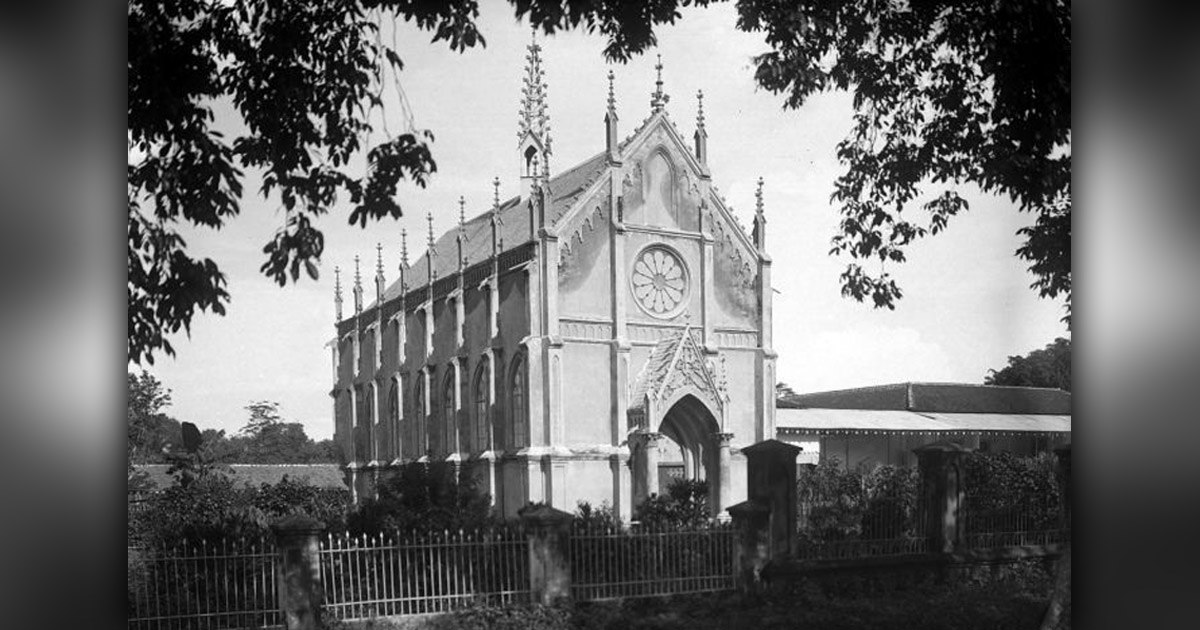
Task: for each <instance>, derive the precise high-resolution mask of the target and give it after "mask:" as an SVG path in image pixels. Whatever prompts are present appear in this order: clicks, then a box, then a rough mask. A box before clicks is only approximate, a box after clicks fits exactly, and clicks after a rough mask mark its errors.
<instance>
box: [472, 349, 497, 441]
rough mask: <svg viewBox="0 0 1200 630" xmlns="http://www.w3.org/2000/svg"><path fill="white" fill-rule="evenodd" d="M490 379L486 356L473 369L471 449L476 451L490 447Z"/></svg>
mask: <svg viewBox="0 0 1200 630" xmlns="http://www.w3.org/2000/svg"><path fill="white" fill-rule="evenodd" d="M490 380H491V366H490V365H488V359H487V357H483V360H482V361H480V362H479V369H477V370H475V387H474V390H475V430H474V431H472V434H473V437H474V438H475V444H474V447H473V450H475V451H476V452H483V451H487V450H490V449H491V448H492V414H491V410H492V406H491V401H490V400H489V396H488V394H489V391H488V390H489V389H490V388H489V381H490Z"/></svg>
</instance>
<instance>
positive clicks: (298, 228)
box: [127, 0, 483, 363]
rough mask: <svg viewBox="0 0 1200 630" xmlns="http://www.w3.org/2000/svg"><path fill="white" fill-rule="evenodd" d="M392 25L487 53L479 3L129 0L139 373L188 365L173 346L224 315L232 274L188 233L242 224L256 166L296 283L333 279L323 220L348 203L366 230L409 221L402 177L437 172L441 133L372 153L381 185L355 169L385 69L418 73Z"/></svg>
mask: <svg viewBox="0 0 1200 630" xmlns="http://www.w3.org/2000/svg"><path fill="white" fill-rule="evenodd" d="M384 13H386V14H388V15H389V16H396V17H400V18H404V19H405V20H411V21H415V22H416V23H417V25H418V26H420V27H421V28H423V29H426V30H431V31H433V40H434V41H440V40H446V41H448V42H449V44H450V47H451V49H452V50H459V51H461V50H464V49H466V48H469V47H471V46H474V45H475V44H477V43H480V44H482V43H483V38H482V36H481V35H480V34H479V33H478V31H477V30H476V28H475V24H474V22H473V20H474V18H475V17H476V16H477V15H478V6H477V4H476V2H475V1H474V0H453V1H451V2H442V3H428V2H418V3H409V2H395V1H386V0H384V1H381V0H362V1H360V2H343V1H341V0H289V1H287V2H281V1H277V0H234V1H232V2H223V1H220V0H180V1H178V2H167V3H158V2H145V1H144V0H131V1H130V2H129V9H128V67H127V74H128V85H129V92H128V93H129V100H128V110H127V114H128V134H129V137H128V143H129V148H130V150H131V156H133V155H135V154H136V156H137V157H131V161H130V164H129V167H128V201H129V214H128V225H127V238H128V244H129V249H128V267H129V279H128V285H127V288H128V307H129V320H128V354H129V359H130V360H131V361H133V362H137V363H140V362H141V361H143V360H145V361H148V362H150V363H153V362H154V356H155V353H156V352H159V351H161V352H165V353H167V354H168V355H173V354H174V349H173V348H172V346H171V343H170V342H169V341H168V339H167V335H169V334H171V333H176V332H178V331H179V330H180V329H185V330H188V331H190V327H191V321H192V317H193V316H194V314H195V312H196V310H197V309H199V310H201V311H212V312H214V313H216V314H224V312H225V306H226V305H227V304H228V303H229V293H228V292H227V291H226V289H225V284H226V282H225V276H224V274H223V273H222V271H221V270H220V268H219V267H218V265H217V263H216V262H214V261H213V260H211V259H207V258H206V259H203V260H200V259H194V258H192V256H191V255H190V254H189V253H188V251H187V244H186V242H185V241H184V239H183V238H182V236H180V234H179V233H178V232H177V231H176V229H175V226H176V225H177V224H179V223H186V224H192V225H195V226H203V227H208V228H215V229H219V228H221V227H222V226H223V225H225V223H226V222H227V221H229V220H231V219H232V218H234V217H236V216H237V215H238V214H239V212H240V210H241V195H242V187H243V184H242V180H243V172H244V170H245V169H256V170H259V171H261V172H262V181H263V185H262V188H261V190H260V191H259V192H260V193H261V194H262V195H263V196H264V197H267V196H269V195H271V193H272V192H277V193H278V198H279V200H280V202H281V203H282V209H283V210H284V216H285V219H284V222H283V225H282V226H281V227H280V228H279V229H278V231H277V232H276V233H275V235H274V237H273V238H272V239H271V240H270V241H268V242H267V243H266V245H265V246H264V247H263V253H264V254H266V257H267V260H266V262H265V263H263V265H262V271H263V272H264V273H266V274H267V275H268V276H270V277H271V278H272V279H274V280H275V281H276V282H277V283H279V284H280V285H283V284H286V283H287V282H288V280H289V278H290V279H291V280H292V281H296V280H298V279H299V277H300V272H301V268H302V267H303V269H304V272H305V273H307V275H309V276H311V277H313V278H316V277H317V273H318V271H317V266H316V264H315V263H316V261H319V260H320V257H321V253H322V251H323V250H324V237H323V235H322V233H321V232H320V230H318V229H317V228H316V227H315V224H314V223H315V221H316V219H318V218H319V217H320V216H322V215H324V214H326V213H328V211H329V209H330V208H331V207H332V206H333V204H334V203H335V202H336V201H337V200H338V198H339V196H343V197H345V198H348V199H349V201H350V203H351V204H352V206H353V210H352V212H351V215H350V220H351V222H352V223H360V224H362V225H365V224H366V221H367V219H368V218H374V219H378V218H382V217H388V216H390V217H399V216H400V215H401V212H402V210H401V207H400V205H399V204H397V203H396V202H395V201H394V199H393V197H394V195H395V193H396V188H397V183H398V182H399V180H400V179H408V180H410V181H412V182H413V183H415V184H417V185H419V186H424V185H425V184H426V183H427V181H428V178H429V176H430V175H432V174H433V173H434V172H435V171H436V170H437V166H436V163H435V162H434V160H433V157H432V154H431V153H430V150H429V143H430V142H432V140H433V135H432V134H431V133H430V132H428V131H422V130H416V129H411V128H409V129H405V130H404V131H403V132H402V133H400V134H398V135H394V136H393V135H391V134H390V133H388V134H387V135H388V137H387V138H386V139H384V140H383V141H381V142H380V143H378V144H377V145H375V146H373V147H370V148H369V150H368V151H367V160H368V163H369V167H368V169H367V172H366V174H365V176H361V177H360V176H356V175H355V174H354V173H353V171H352V170H351V169H350V168H349V167H350V163H351V160H352V158H353V157H354V156H355V155H356V154H358V153H359V152H360V150H361V149H362V148H363V147H362V144H363V143H364V141H366V139H367V138H368V136H369V134H371V132H372V131H373V128H372V126H371V124H370V122H369V115H370V112H371V111H372V110H373V109H374V108H376V107H380V106H381V105H382V101H381V99H380V96H379V93H380V89H381V88H380V86H381V85H382V83H383V81H384V71H385V68H386V69H391V71H392V72H393V73H395V72H398V71H399V70H400V69H401V68H402V67H403V63H402V61H401V59H400V57H399V56H398V55H397V54H396V51H395V50H393V49H392V48H391V47H389V46H387V45H385V44H383V43H382V42H381V40H380V38H379V37H378V36H377V35H378V30H379V22H380V21H382V20H383V19H384V17H383V16H384ZM218 103H221V104H228V105H231V106H232V108H233V109H234V112H235V114H236V118H237V120H236V121H235V124H233V125H231V127H232V128H234V129H238V131H239V135H237V136H236V137H234V138H233V139H232V141H228V140H227V139H226V137H225V135H224V133H223V131H222V130H220V129H218V128H217V127H216V125H215V124H214V121H215V116H214V106H215V105H217V104H218ZM237 123H240V125H238V124H237ZM386 132H387V130H386V129H385V133H386Z"/></svg>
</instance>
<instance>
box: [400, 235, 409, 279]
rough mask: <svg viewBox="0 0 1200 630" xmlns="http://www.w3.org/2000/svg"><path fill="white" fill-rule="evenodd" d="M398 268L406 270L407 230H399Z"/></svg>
mask: <svg viewBox="0 0 1200 630" xmlns="http://www.w3.org/2000/svg"><path fill="white" fill-rule="evenodd" d="M400 266H401V267H402V268H404V269H407V268H408V230H406V229H404V228H400Z"/></svg>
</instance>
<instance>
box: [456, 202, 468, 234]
mask: <svg viewBox="0 0 1200 630" xmlns="http://www.w3.org/2000/svg"><path fill="white" fill-rule="evenodd" d="M466 224H467V199H466V198H465V197H463V196H462V195H459V196H458V229H460V230H463V229H466Z"/></svg>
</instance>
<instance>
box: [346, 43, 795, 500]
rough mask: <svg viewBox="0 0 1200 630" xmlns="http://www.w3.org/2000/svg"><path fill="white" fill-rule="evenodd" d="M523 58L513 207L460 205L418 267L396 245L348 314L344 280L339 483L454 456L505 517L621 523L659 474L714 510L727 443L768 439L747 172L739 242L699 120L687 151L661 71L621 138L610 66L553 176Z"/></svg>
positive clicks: (535, 62) (537, 86)
mask: <svg viewBox="0 0 1200 630" xmlns="http://www.w3.org/2000/svg"><path fill="white" fill-rule="evenodd" d="M527 62H528V63H527V67H526V73H525V85H524V88H523V94H524V97H523V99H522V115H521V119H520V127H519V142H518V147H517V148H518V153H517V159H518V160H519V162H520V169H521V194H520V195H519V196H518V197H515V198H512V199H509V200H507V201H503V202H502V201H501V200H500V199H499V198H498V194H497V195H496V197H495V198H494V200H493V203H492V207H491V208H490V209H488V210H487V211H486V212H484V213H482V214H480V215H479V216H476V217H474V218H471V219H467V217H466V216H465V212H463V211H462V210H461V209H460V220H459V224H458V226H457V227H456V228H455V229H453V230H451V231H449V232H448V233H446V234H444V235H442V236H441V237H440V238H436V239H435V238H434V235H433V233H432V229H431V231H430V234H429V237H428V242H427V244H426V251H425V252H423V254H422V255H420V257H419V258H417V260H415V262H413V263H412V264H410V263H409V260H408V253H407V243H405V244H404V245H403V248H404V249H403V253H402V262H401V265H400V270H399V271H400V274H399V278H398V279H396V280H395V281H394V282H393V283H391V285H390V286H388V285H387V284H386V282H385V277H384V272H383V267H382V262H380V263H379V264H378V265H377V269H376V276H375V300H374V301H373V303H371V304H369V305H365V306H364V304H363V286H362V280H361V277H360V276H359V272H358V270H357V268H356V271H355V279H354V285H353V288H352V293H353V302H354V303H353V312H352V313H350V314H348V315H347V316H345V317H343V313H342V310H343V307H342V297H341V286H340V283H339V285H338V289H337V295H336V298H335V300H336V306H337V319H338V321H337V324H336V326H337V337H336V339H335V340H334V342H333V344H332V346H333V363H334V372H335V375H334V380H335V383H334V387H333V389H332V391H331V395H332V397H333V408H334V417H335V427H336V428H335V440H336V441H337V443H338V444H339V446H340V447H341V450H342V452H343V454H344V457H345V459H346V465H345V471H346V476H347V481H348V483H349V484H350V486H351V488H352V490H353V491H354V492H355V493H356V495H357V496H364V495H366V494H369V493H371V492H372V487H373V485H372V484H373V483H374V482H375V481H376V480H377V479H378V476H379V475H381V474H386V473H387V471H388V470H389V469H392V468H394V467H396V466H398V465H401V464H404V463H408V462H413V461H450V462H455V463H457V464H458V465H459V466H460V474H463V475H472V476H473V477H474V478H475V479H476V481H477V482H478V485H479V486H480V487H481V488H482V489H483V490H484V491H486V492H488V493H489V494H490V495H491V496H492V498H493V501H494V502H495V506H496V508H497V510H498V511H499V512H501V513H503V514H506V515H514V514H515V513H516V511H517V510H518V509H520V508H521V507H523V506H525V505H526V504H528V503H529V502H539V501H540V502H546V503H548V504H550V505H553V506H554V507H557V508H560V509H563V510H567V511H572V510H573V509H574V508H575V506H576V504H577V502H578V501H588V502H590V503H592V504H593V505H597V506H598V505H601V504H608V505H610V506H612V507H614V508H616V510H617V511H618V513H619V514H620V515H621V516H622V517H623V518H626V519H628V518H630V516H631V515H632V513H633V509H634V506H636V505H638V504H639V503H640V501H642V500H644V499H645V498H646V497H647V496H649V495H650V494H651V493H654V492H659V491H660V490H661V488H662V487H663V486H664V485H665V483H664V482H665V479H661V478H660V477H665V476H667V475H670V476H672V477H686V478H690V479H703V480H706V481H707V482H708V485H709V492H710V495H709V503H710V506H711V507H712V509H713V512H714V515H721V514H722V513H723V511H724V509H725V508H726V507H728V506H730V505H733V504H735V503H737V502H739V501H742V500H744V499H745V496H744V495H745V488H746V483H745V476H746V470H745V460H744V458H743V457H742V456H741V454H740V452H739V451H740V449H741V448H743V447H745V446H748V445H750V444H753V443H755V442H759V441H761V440H764V439H769V438H772V437H774V433H775V428H774V389H775V388H774V383H775V353H774V352H773V350H772V346H771V261H770V258H769V257H768V256H767V254H766V251H765V250H766V247H765V241H766V221H765V219H764V215H763V209H762V196H761V181H760V189H759V193H758V204H757V208H756V214H755V219H754V225H753V229H752V231H751V234H747V233H746V231H745V230H744V229H743V228H742V227H741V226H740V225H739V223H738V222H737V221H736V220H735V219H734V217H733V215H732V213H731V212H730V210H729V208H727V207H726V205H725V204H724V203H723V201H722V199H721V198H720V196H719V195H718V194H717V193H716V192H715V191H714V188H713V185H712V176H711V174H710V172H709V168H708V163H707V162H708V160H707V146H706V144H707V134H706V131H705V128H704V116H703V109H702V107H701V109H700V110H699V115H698V116H697V121H696V127H695V132H694V134H693V137H692V139H691V142H688V141H687V140H685V138H684V136H683V134H681V133H680V131H679V130H678V129H677V128H676V126H675V124H674V123H673V122H672V121H671V119H670V118H669V116H668V115H667V111H666V108H665V105H666V101H667V97H666V95H665V94H664V93H663V90H662V80H661V64H660V65H659V66H658V69H659V72H660V76H659V81H658V83H657V89H656V90H655V92H654V93H653V94H652V99H651V104H650V105H651V112H650V115H649V117H648V118H647V119H646V120H645V122H644V123H643V124H642V125H641V126H640V127H638V128H637V129H636V130H634V131H633V132H632V134H630V135H629V136H628V137H627V138H625V139H624V140H619V136H618V121H617V116H616V110H615V105H614V100H613V94H612V75H611V73H610V75H609V99H608V109H607V113H606V115H605V146H604V150H603V151H601V152H599V153H598V154H596V155H595V156H593V157H592V158H590V159H588V160H586V161H584V162H583V163H582V164H579V165H577V166H575V167H573V168H570V169H565V170H562V171H560V172H554V171H553V170H552V169H551V160H550V158H551V156H552V147H551V137H550V129H549V124H548V117H547V112H546V90H545V83H544V73H543V71H542V69H541V58H540V47H539V46H538V45H537V44H536V43H533V44H531V45H530V47H529V53H528V55H527ZM700 98H701V99H702V96H700ZM701 104H702V101H701ZM599 135H600V134H599V133H598V134H597V136H599ZM495 185H496V189H497V191H498V190H499V181H498V180H497V181H496V182H495ZM460 205H461V204H460ZM430 225H431V226H432V219H430ZM356 267H357V262H356Z"/></svg>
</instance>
